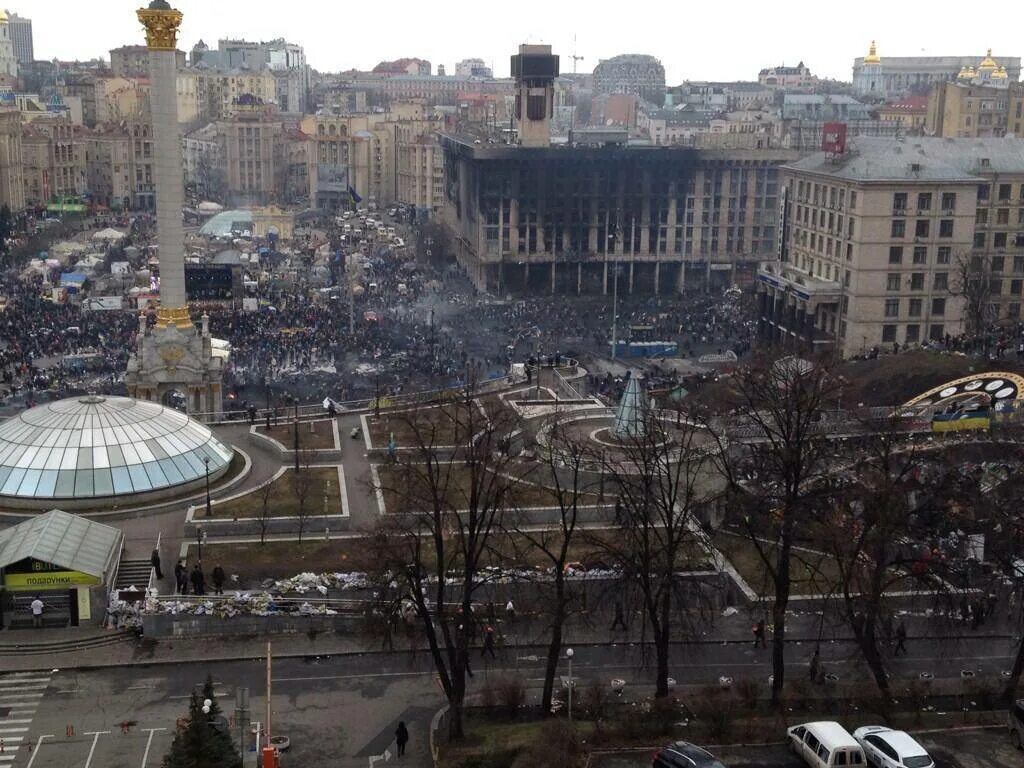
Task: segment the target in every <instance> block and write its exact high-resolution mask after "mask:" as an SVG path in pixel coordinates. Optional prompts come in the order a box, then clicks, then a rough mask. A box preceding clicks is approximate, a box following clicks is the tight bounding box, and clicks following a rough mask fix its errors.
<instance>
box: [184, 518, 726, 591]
mask: <svg viewBox="0 0 1024 768" xmlns="http://www.w3.org/2000/svg"><path fill="white" fill-rule="evenodd" d="M618 535H619V534H618V533H617V532H616V531H614V530H611V529H607V530H586V531H579V532H577V534H576V535H575V536H574V537H573V541H572V542H571V544H570V546H569V554H568V562H570V563H582V564H584V565H586V566H588V567H594V566H599V565H610V564H611V563H612V559H611V558H609V557H608V555H607V553H606V551H605V546H607V545H608V544H609V543H612V542H614V540H615V539H616V538H617V537H618ZM308 536H309V539H308V540H306V541H302V542H298V541H277V540H268V541H267V542H266V543H265V544H260V543H259V542H246V543H240V544H213V543H211V544H206V545H204V546H203V560H204V562H205V563H206V566H207V568H212V567H213V566H214V565H216V564H218V563H219V564H220V565H221V567H223V568H224V570H225V571H227V572H228V573H235V574H238V575H239V577H240V579H239V586H240V587H243V588H252V587H255V586H258V585H259V583H260V582H261V581H262V580H263V579H268V578H275V579H277V578H288V577H290V576H294V575H295V574H297V573H302V572H303V571H311V572H313V573H330V572H335V571H363V572H369V573H374V572H376V571H380V570H382V569H383V568H387V567H389V566H393V565H395V564H399V563H407V562H408V561H409V547H410V544H409V542H408V541H407V540H405V539H404V538H403V537H401V536H380V537H372V536H366V537H359V538H348V539H331V540H330V541H325V540H324V536H323V530H322V529H315V530H311V531H310V532H309V534H308ZM532 536H533V537H534V539H535V540H536V537H537V536H538V535H537V534H532ZM541 543H542V544H543V545H544V546H545V547H546V548H547V549H549V550H550V551H553V552H557V549H558V546H559V544H560V543H561V538H560V536H559V535H558V534H557V533H555V532H549V533H547V534H546V538H545V539H543V540H542V541H541ZM432 551H433V550H432V548H431V546H430V545H427V547H426V549H425V550H424V552H425V555H424V564H425V565H426V567H427V568H431V567H432V565H433V560H432V559H431V558H430V553H431V552H432ZM196 557H197V550H196V547H195V545H194V544H193V545H192V546H190V547H189V564H190V566H191V564H192V563H193V562H194V561H195V559H196ZM706 560H707V556H706V553H704V552H703V550H702V549H700V548H699V547H698V546H697V545H696V544H694V545H693V546H692V547H689V548H686V550H685V552H683V553H681V554H680V568H683V569H693V568H699V567H703V565H704V564H705V562H706ZM484 564H485V565H502V564H503V565H505V566H513V565H515V566H525V567H532V568H544V567H549V566H550V561H549V560H548V558H547V557H546V556H545V555H544V554H543V552H542V551H541V550H540V549H538V548H537V547H536V546H535V545H534V544H533V543H532V542H531V541H530V540H529V539H527V537H525V536H523V535H520V534H505V533H500V534H499V533H495V534H492V536H491V538H490V547H489V551H488V553H487V555H486V558H485V563H484Z"/></svg>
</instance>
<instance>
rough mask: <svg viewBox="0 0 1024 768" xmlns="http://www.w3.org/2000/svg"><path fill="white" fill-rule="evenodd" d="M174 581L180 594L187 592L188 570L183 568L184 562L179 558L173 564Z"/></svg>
mask: <svg viewBox="0 0 1024 768" xmlns="http://www.w3.org/2000/svg"><path fill="white" fill-rule="evenodd" d="M174 583H175V585H176V586H177V587H178V592H179V593H180V594H182V595H187V594H188V571H186V570H185V564H184V563H182V562H181V560H179V561H178V562H177V563H175V565H174Z"/></svg>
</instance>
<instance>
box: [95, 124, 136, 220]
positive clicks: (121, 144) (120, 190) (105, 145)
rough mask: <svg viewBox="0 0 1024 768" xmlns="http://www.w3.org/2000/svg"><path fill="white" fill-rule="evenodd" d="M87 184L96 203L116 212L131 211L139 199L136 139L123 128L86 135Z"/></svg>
mask: <svg viewBox="0 0 1024 768" xmlns="http://www.w3.org/2000/svg"><path fill="white" fill-rule="evenodd" d="M84 139H85V155H86V180H87V183H88V187H89V194H90V196H91V198H92V200H93V202H95V203H98V204H99V205H105V206H107V207H108V208H111V209H113V210H122V209H129V208H131V206H132V200H133V199H134V197H135V183H134V178H133V177H134V173H133V163H132V137H131V135H130V134H129V133H128V131H127V130H126V129H125V128H122V127H121V126H102V127H100V128H97V129H95V130H93V131H86V132H85V134H84Z"/></svg>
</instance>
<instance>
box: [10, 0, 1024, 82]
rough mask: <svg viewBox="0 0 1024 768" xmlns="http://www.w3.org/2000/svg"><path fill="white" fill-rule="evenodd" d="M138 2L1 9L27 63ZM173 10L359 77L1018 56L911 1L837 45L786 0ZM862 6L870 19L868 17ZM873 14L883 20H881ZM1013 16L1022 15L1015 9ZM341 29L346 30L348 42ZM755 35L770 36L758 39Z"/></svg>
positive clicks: (107, 44)
mask: <svg viewBox="0 0 1024 768" xmlns="http://www.w3.org/2000/svg"><path fill="white" fill-rule="evenodd" d="M142 4H143V3H141V2H140V0H113V2H110V3H108V4H105V7H106V8H107V9H108V10H109V11H110V13H109V14H105V15H104V16H102V17H98V16H97V14H96V12H95V8H94V7H93V6H84V5H81V4H79V3H75V2H71V0H50V1H49V2H47V3H46V4H45V5H36V6H35V7H32V8H27V7H19V6H12V7H11V8H10V10H11V11H12V12H16V13H21V15H25V16H29V17H31V18H32V20H33V29H34V34H35V47H36V57H37V58H39V59H53V58H58V59H62V60H66V59H75V58H77V59H90V58H96V57H104V58H106V56H107V52H108V51H109V49H111V48H116V47H119V46H121V45H129V44H141V42H142V38H141V35H140V34H139V31H138V29H137V28H135V27H134V26H133V25H132V23H131V21H132V20H131V12H132V11H133V10H134V9H135V8H136V7H138V6H140V5H142ZM175 5H176V7H178V9H179V10H181V11H182V12H183V13H184V14H185V19H184V23H183V24H182V33H181V38H180V45H179V47H181V48H182V49H183V50H190V49H191V48H192V46H193V45H194V44H195V43H197V42H198V41H199V40H200V39H202V40H204V41H205V42H206V43H207V45H210V46H211V47H216V42H217V40H218V39H220V38H225V37H230V38H245V39H250V40H268V39H272V38H277V37H284V38H285V39H287V40H288V41H289V42H294V43H298V44H300V45H302V46H304V48H305V51H306V58H307V61H309V63H310V65H311V66H312V67H313V68H315V69H317V70H319V71H323V72H336V71H343V70H348V69H359V70H369V69H371V68H372V67H373V66H374V65H375V64H376V63H377V62H379V61H381V60H388V59H394V58H399V57H406V56H408V57H413V56H416V57H420V58H424V59H427V60H429V61H430V62H431V64H432V65H433V71H434V72H435V73H436V71H437V66H438V65H439V64H443V65H445V68H446V70H448V71H449V73H451V72H453V71H454V64H455V63H456V62H457V61H459V60H460V59H463V58H469V57H480V58H483V59H484V61H485V62H486V63H487V64H488V65H489V66H492V67H493V69H494V73H495V75H496V76H499V77H505V76H507V75H508V57H509V55H510V54H511V53H512V52H514V50H515V49H516V47H517V46H518V45H519V43H521V42H543V43H548V44H550V45H552V46H553V47H554V52H555V53H557V54H559V55H560V56H561V57H562V71H563V72H565V73H568V72H572V71H573V59H572V54H573V53H574V51H575V53H576V55H578V56H582V57H583V59H582V60H581V61H579V62H578V64H577V69H578V71H580V72H592V71H593V69H594V67H595V66H596V65H597V63H598V61H599V60H601V59H606V58H610V57H611V56H615V55H618V54H622V53H646V54H650V55H652V56H656V57H657V58H659V59H660V60H661V61H662V63H663V64H664V66H665V70H666V79H667V82H668V84H670V85H673V84H677V83H679V82H682V81H684V80H718V81H729V80H755V79H756V78H757V73H758V71H759V70H760V69H761V68H763V67H770V66H775V65H780V64H786V65H791V66H792V65H795V64H797V63H798V62H799V61H803V62H804V63H805V64H806V65H807V66H809V67H810V68H811V71H812V72H813V73H814V74H816V75H818V76H819V77H826V78H835V79H839V80H849V79H850V76H851V66H852V63H853V59H854V58H855V57H857V56H863V55H864V54H865V53H866V52H867V47H868V45H869V43H870V41H871V40H872V39H875V40H877V41H878V48H879V54H880V55H881V56H882V58H883V61H884V59H885V57H886V56H921V55H925V56H927V55H934V56H941V55H964V56H966V55H975V54H977V55H982V54H983V53H984V51H985V50H987V49H989V48H991V49H992V50H993V53H994V54H995V55H996V56H997V57H998V56H1019V55H1020V54H1021V51H1020V49H1019V47H1015V43H1016V42H1017V41H1016V40H1015V36H1014V34H1013V31H1012V30H1013V29H1014V28H1015V25H1013V24H1012V23H1010V24H1004V25H999V26H998V27H989V28H986V29H982V28H981V25H980V24H979V25H978V28H977V29H973V30H972V29H969V28H968V29H967V30H964V29H963V28H962V27H960V26H950V25H944V24H941V23H939V22H940V21H941V19H939V18H938V17H937V18H936V19H935V21H934V23H931V22H929V20H928V19H922V18H921V16H920V12H919V9H918V8H917V7H916V6H914V5H913V4H908V5H907V6H897V7H893V6H891V5H889V4H883V3H882V2H881V0H868V1H867V2H865V3H862V5H861V8H860V11H861V12H859V13H858V14H857V15H855V16H854V17H852V18H850V19H844V20H843V34H842V40H841V41H840V42H837V41H836V40H835V37H836V36H835V35H834V34H826V35H821V34H816V35H811V34H810V33H811V32H813V31H814V30H815V28H817V29H818V31H821V27H820V26H819V25H817V24H816V14H820V8H821V6H820V4H818V3H811V2H807V1H806V0H795V1H794V2H790V3H789V5H788V7H789V9H790V12H789V13H788V14H787V19H794V20H801V21H794V22H792V23H791V22H788V21H782V20H781V18H780V17H779V16H778V14H777V12H776V10H775V9H774V8H772V9H771V11H769V10H768V9H767V8H765V7H764V6H762V5H759V4H753V3H748V2H741V3H740V7H741V9H742V14H740V15H738V16H734V17H732V18H738V17H742V18H743V19H744V20H745V23H744V25H743V27H742V28H741V29H730V28H723V29H722V30H721V32H722V34H721V35H707V34H703V33H694V32H693V29H694V28H695V27H696V28H697V29H704V28H706V27H708V26H712V27H715V26H719V25H720V19H719V17H718V15H717V14H718V9H717V8H716V7H699V8H694V9H688V10H687V12H686V14H679V21H680V25H679V26H675V25H661V26H659V25H658V24H654V23H651V22H649V21H648V20H647V17H645V16H643V15H640V14H638V15H636V16H635V17H634V21H633V22H632V23H630V24H625V25H610V24H607V23H605V20H606V19H607V18H608V16H609V13H608V12H611V11H613V10H614V7H612V6H610V5H607V4H597V5H591V6H588V7H589V8H593V9H597V10H595V11H594V12H593V13H588V14H587V15H586V16H585V17H581V16H580V14H578V13H577V12H576V11H574V10H572V9H567V8H562V7H557V6H551V5H550V4H544V3H541V2H538V1H537V0H524V2H523V3H521V11H519V12H517V13H516V14H515V16H514V17H513V18H509V19H504V18H503V19H502V20H501V21H502V23H501V24H489V23H485V24H482V25H474V24H473V23H472V22H474V21H475V20H476V19H478V18H480V11H479V8H478V7H473V6H470V5H469V4H468V3H465V2H454V3H451V4H450V7H451V11H450V12H449V13H448V14H445V15H439V14H435V15H433V16H432V18H434V19H435V20H436V23H437V24H438V26H439V27H440V26H441V25H445V27H446V29H447V32H444V31H442V30H439V31H437V32H433V33H432V34H429V35H423V34H422V30H423V29H424V22H426V23H427V24H428V25H429V23H430V21H429V19H427V20H424V19H422V18H421V16H422V15H423V13H422V11H420V10H418V9H417V8H416V7H415V6H412V4H410V3H407V2H401V1H400V2H397V3H394V4H392V5H391V6H389V8H391V9H394V10H395V11H397V13H398V14H399V15H400V16H401V15H405V16H406V18H408V19H409V20H410V21H415V23H409V24H402V25H397V26H395V27H394V28H392V27H389V26H388V25H386V24H385V23H383V21H382V19H381V18H380V17H379V14H377V13H376V11H375V7H374V6H346V7H345V9H344V10H343V12H341V13H339V14H338V15H339V17H341V18H340V19H339V21H341V22H342V23H341V24H340V25H339V26H334V25H323V24H322V23H320V22H322V21H323V19H322V18H321V17H322V16H323V6H322V5H321V4H320V3H317V2H314V0H296V2H293V3H292V4H290V6H289V7H290V8H292V9H293V13H291V14H289V15H281V14H279V13H278V12H277V10H276V8H277V6H273V5H271V4H270V3H268V2H265V0H250V1H249V2H245V3H243V2H241V0H226V1H225V2H222V3H218V4H210V3H202V2H198V1H197V0H179V2H177V3H176V4H175ZM114 6H116V9H115V7H114ZM872 9H877V10H878V11H879V12H880V13H877V14H876V13H872V12H871V11H872ZM115 10H116V12H115ZM606 11H607V12H606ZM882 12H884V14H883V13H882ZM883 17H884V19H885V23H884V24H881V23H880V21H879V20H880V19H881V18H883ZM1021 18H1022V20H1024V13H1022V14H1021ZM450 20H454V21H450ZM352 27H354V28H356V30H357V31H356V32H354V33H352V34H351V35H350V34H349V30H350V28H352ZM428 28H429V26H428ZM374 30H379V33H378V32H377V31H374ZM555 30H557V32H556V31H555ZM765 30H770V33H771V35H772V37H771V40H770V42H767V43H766V42H765V41H764V37H765V35H764V34H763V33H764V31H765ZM887 30H892V31H891V32H888V33H887ZM339 37H340V43H341V44H340V45H339ZM723 39H727V41H728V47H725V46H724V45H723ZM574 41H575V42H574ZM680 43H682V44H680Z"/></svg>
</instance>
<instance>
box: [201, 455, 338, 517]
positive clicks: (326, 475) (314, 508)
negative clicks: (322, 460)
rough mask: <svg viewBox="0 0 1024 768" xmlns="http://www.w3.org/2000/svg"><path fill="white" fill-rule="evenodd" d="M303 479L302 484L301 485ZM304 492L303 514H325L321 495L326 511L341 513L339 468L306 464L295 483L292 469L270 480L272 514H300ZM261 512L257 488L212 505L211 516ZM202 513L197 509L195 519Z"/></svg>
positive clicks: (276, 515) (260, 497) (270, 508)
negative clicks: (325, 499)
mask: <svg viewBox="0 0 1024 768" xmlns="http://www.w3.org/2000/svg"><path fill="white" fill-rule="evenodd" d="M303 483H305V485H303ZM301 491H305V493H306V514H307V516H309V515H322V514H324V496H326V497H327V514H331V515H340V514H341V492H340V489H339V487H338V470H337V468H336V467H309V468H308V469H305V470H303V472H302V474H301V478H300V480H299V482H298V484H297V483H296V481H295V470H294V469H293V468H291V467H289V468H288V469H286V470H285V472H284V474H283V475H281V476H280V477H279V478H277V480H275V481H274V482H273V483H271V484H270V497H269V503H268V510H269V515H270V516H271V517H295V516H297V515H298V514H299V493H300V492H301ZM262 512H263V489H257V490H254V491H252V492H251V493H248V494H246V495H245V496H239V497H238V498H237V499H231V501H225V502H223V503H221V504H214V505H213V516H214V517H216V518H221V519H224V518H229V519H235V518H243V517H260V516H261V514H262ZM204 514H205V512H204V510H201V509H200V510H197V511H196V516H197V520H198V519H199V518H201V517H202V516H203V515H204Z"/></svg>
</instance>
